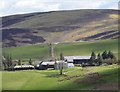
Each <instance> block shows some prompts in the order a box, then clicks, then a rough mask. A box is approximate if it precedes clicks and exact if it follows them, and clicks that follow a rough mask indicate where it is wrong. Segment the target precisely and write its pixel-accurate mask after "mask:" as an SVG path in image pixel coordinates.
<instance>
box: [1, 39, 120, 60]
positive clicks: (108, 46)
mask: <svg viewBox="0 0 120 92" xmlns="http://www.w3.org/2000/svg"><path fill="white" fill-rule="evenodd" d="M104 50H111V51H112V52H114V53H115V54H116V56H117V54H118V52H117V51H118V41H117V40H105V41H98V42H74V43H60V44H57V45H54V53H55V54H56V56H59V54H60V53H61V52H62V53H63V54H64V55H90V54H91V51H95V52H96V53H100V52H103V51H104ZM4 53H11V54H12V56H13V58H14V59H19V58H21V59H29V58H32V59H35V58H36V59H37V58H42V57H48V56H49V55H48V46H47V45H42V46H41V45H30V46H22V47H16V48H4V49H3V54H4Z"/></svg>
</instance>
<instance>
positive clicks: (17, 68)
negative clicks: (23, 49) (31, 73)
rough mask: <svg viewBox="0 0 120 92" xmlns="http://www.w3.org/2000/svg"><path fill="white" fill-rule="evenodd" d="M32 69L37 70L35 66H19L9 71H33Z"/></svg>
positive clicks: (10, 68)
mask: <svg viewBox="0 0 120 92" xmlns="http://www.w3.org/2000/svg"><path fill="white" fill-rule="evenodd" d="M31 69H35V67H34V66H33V65H17V66H14V67H9V69H8V70H9V71H12V70H31Z"/></svg>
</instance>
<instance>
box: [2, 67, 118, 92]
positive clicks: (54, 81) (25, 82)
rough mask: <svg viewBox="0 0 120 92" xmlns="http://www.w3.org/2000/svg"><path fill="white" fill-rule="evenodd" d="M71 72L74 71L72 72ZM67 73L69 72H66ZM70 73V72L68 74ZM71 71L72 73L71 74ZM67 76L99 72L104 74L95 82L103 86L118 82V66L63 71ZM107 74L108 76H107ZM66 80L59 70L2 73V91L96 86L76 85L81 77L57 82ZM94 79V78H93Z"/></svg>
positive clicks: (91, 85) (89, 85)
mask: <svg viewBox="0 0 120 92" xmlns="http://www.w3.org/2000/svg"><path fill="white" fill-rule="evenodd" d="M76 69H77V70H76ZM73 70H76V72H74V71H73ZM68 71H69V72H68ZM70 71H71V72H70ZM72 71H73V72H72ZM63 72H64V73H65V72H68V73H66V74H67V76H73V75H78V74H81V75H83V74H84V76H83V77H82V78H85V77H86V73H88V72H90V73H92V72H99V73H100V74H106V76H103V77H101V78H100V79H98V80H97V84H100V83H101V84H104V83H108V82H117V81H118V66H117V65H110V66H99V67H88V68H84V69H83V70H81V68H80V67H75V68H71V69H65V70H64V71H63ZM107 74H109V75H107ZM63 78H66V77H65V76H60V75H59V70H42V71H39V70H33V71H29V70H28V71H15V72H7V71H4V72H3V82H2V83H3V85H2V86H3V90H67V89H69V90H81V89H90V88H94V86H95V85H97V84H91V83H87V82H85V83H77V82H75V81H76V80H81V77H75V78H73V79H71V80H64V81H62V82H58V80H59V79H63ZM93 79H94V78H93Z"/></svg>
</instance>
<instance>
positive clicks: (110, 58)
mask: <svg viewBox="0 0 120 92" xmlns="http://www.w3.org/2000/svg"><path fill="white" fill-rule="evenodd" d="M90 61H91V63H92V64H98V65H101V64H102V63H106V64H113V63H117V59H116V57H115V55H114V54H113V52H111V51H106V50H105V51H104V52H103V53H102V54H100V53H98V54H97V55H96V54H95V52H94V51H93V52H92V53H91V58H90Z"/></svg>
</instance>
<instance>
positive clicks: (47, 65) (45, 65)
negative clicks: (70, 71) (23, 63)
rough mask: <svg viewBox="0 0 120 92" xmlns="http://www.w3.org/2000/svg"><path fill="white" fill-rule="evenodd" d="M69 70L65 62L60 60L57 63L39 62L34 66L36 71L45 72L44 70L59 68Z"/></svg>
mask: <svg viewBox="0 0 120 92" xmlns="http://www.w3.org/2000/svg"><path fill="white" fill-rule="evenodd" d="M61 67H62V68H70V65H69V64H68V63H67V62H64V61H62V60H59V61H47V62H40V63H39V64H37V65H36V69H39V70H46V69H56V70H57V69H60V68H61Z"/></svg>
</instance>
